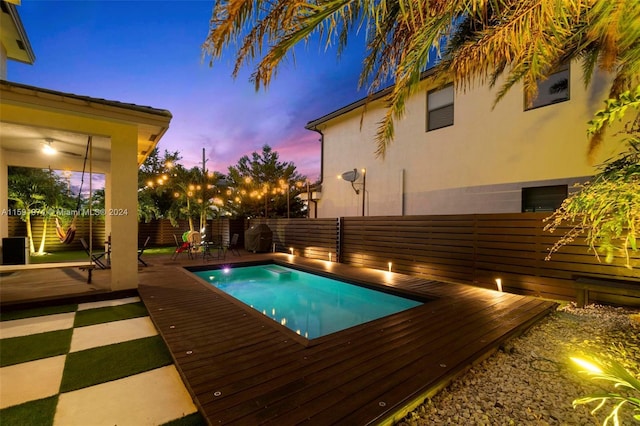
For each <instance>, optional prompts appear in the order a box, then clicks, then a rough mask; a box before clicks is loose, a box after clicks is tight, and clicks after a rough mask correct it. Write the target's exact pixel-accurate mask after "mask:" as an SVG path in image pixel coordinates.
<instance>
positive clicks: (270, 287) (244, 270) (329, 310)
mask: <svg viewBox="0 0 640 426" xmlns="http://www.w3.org/2000/svg"><path fill="white" fill-rule="evenodd" d="M193 273H194V274H196V275H198V276H199V277H201V278H202V279H204V280H205V281H207V282H208V283H209V284H211V285H213V286H214V287H216V288H218V289H220V290H222V291H224V292H225V293H227V294H229V295H230V296H232V297H234V298H236V299H238V300H240V301H241V302H243V303H245V304H246V305H248V306H250V307H251V308H253V309H255V310H256V311H258V312H261V313H262V314H263V315H265V316H267V317H269V318H271V319H272V320H274V321H276V322H278V323H280V324H281V325H283V326H285V327H287V328H289V329H290V330H292V331H294V332H295V333H297V334H299V335H301V336H303V337H305V338H307V339H315V338H317V337H321V336H325V335H327V334H331V333H335V332H337V331H341V330H345V329H347V328H350V327H353V326H355V325H358V324H363V323H365V322H369V321H373V320H375V319H378V318H382V317H385V316H388V315H392V314H395V313H398V312H401V311H404V310H406V309H411V308H414V307H416V306H420V305H422V303H423V302H419V301H416V300H413V299H408V298H405V297H401V296H396V295H394V294H390V293H385V292H382V291H377V290H373V289H369V288H366V287H361V286H358V285H354V284H350V283H347V282H344V281H338V280H336V279H331V278H327V277H323V276H319V275H315V274H311V273H308V272H303V271H300V270H297V269H291V268H286V267H284V266H280V265H276V264H267V265H257V266H242V267H233V268H223V269H215V270H207V271H193Z"/></svg>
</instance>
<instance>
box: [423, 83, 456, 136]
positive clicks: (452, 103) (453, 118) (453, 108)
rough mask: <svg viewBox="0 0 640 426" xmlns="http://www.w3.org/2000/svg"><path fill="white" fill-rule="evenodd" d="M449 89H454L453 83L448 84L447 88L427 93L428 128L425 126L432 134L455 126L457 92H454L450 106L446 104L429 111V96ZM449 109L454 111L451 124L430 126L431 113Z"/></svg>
mask: <svg viewBox="0 0 640 426" xmlns="http://www.w3.org/2000/svg"><path fill="white" fill-rule="evenodd" d="M449 87H453V83H450V84H447V85H446V86H444V87H442V88H439V89H432V90H429V91H427V98H426V102H427V117H426V118H427V122H426V126H425V127H426V130H425V131H427V132H431V131H434V130H438V129H443V128H445V127H450V126H453V124H454V121H455V98H456V94H455V90H454V91H453V99H452V100H451V103H450V104H446V105H443V106H441V107H438V108H435V109H429V95H431V94H432V93H435V92H439V91H442V90H445V89H448V88H449ZM449 107H451V108H452V110H453V111H452V112H451V123H449V124H445V125H442V126H438V127H433V128H431V127H430V124H429V122H430V120H429V116H430V115H431V113H432V112H435V111H441V110H443V109H445V108H449Z"/></svg>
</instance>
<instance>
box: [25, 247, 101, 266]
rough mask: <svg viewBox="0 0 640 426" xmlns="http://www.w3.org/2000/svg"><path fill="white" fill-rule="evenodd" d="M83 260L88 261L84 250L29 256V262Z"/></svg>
mask: <svg viewBox="0 0 640 426" xmlns="http://www.w3.org/2000/svg"><path fill="white" fill-rule="evenodd" d="M96 251H97V250H96ZM85 260H87V261H88V260H89V256H88V255H87V253H85V252H84V250H72V251H56V252H52V253H46V254H43V255H41V256H29V263H51V262H82V261H85Z"/></svg>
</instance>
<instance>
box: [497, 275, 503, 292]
mask: <svg viewBox="0 0 640 426" xmlns="http://www.w3.org/2000/svg"><path fill="white" fill-rule="evenodd" d="M496 285H497V286H498V291H502V279H501V278H496Z"/></svg>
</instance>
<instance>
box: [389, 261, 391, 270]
mask: <svg viewBox="0 0 640 426" xmlns="http://www.w3.org/2000/svg"><path fill="white" fill-rule="evenodd" d="M391 266H392V263H391V262H389V272H391Z"/></svg>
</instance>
